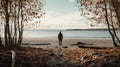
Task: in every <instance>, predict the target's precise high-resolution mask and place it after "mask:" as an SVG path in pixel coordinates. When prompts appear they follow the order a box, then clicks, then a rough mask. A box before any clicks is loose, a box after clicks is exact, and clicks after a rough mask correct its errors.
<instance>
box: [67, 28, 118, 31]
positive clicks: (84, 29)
mask: <svg viewBox="0 0 120 67" xmlns="http://www.w3.org/2000/svg"><path fill="white" fill-rule="evenodd" d="M66 30H67V31H98V30H99V31H106V30H108V29H107V28H105V29H66ZM111 30H113V29H111ZM116 30H118V29H116Z"/></svg>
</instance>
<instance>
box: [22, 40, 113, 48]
mask: <svg viewBox="0 0 120 67" xmlns="http://www.w3.org/2000/svg"><path fill="white" fill-rule="evenodd" d="M77 42H83V43H86V44H93V45H91V46H96V47H113V45H112V40H108V39H78V38H64V39H63V46H71V45H72V44H76V43H77ZM23 43H28V45H29V44H34V45H29V46H34V47H41V46H42V48H43V47H48V46H49V47H52V46H58V39H57V38H23ZM43 43H50V45H35V44H43Z"/></svg>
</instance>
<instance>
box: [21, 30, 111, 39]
mask: <svg viewBox="0 0 120 67" xmlns="http://www.w3.org/2000/svg"><path fill="white" fill-rule="evenodd" d="M59 31H60V30H25V31H24V34H23V37H38V38H52V37H53V38H56V37H57V36H58V33H59ZM62 33H63V36H64V38H80V39H85V38H86V39H111V36H110V34H109V32H108V30H62Z"/></svg>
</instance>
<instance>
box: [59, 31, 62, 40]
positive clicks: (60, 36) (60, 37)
mask: <svg viewBox="0 0 120 67" xmlns="http://www.w3.org/2000/svg"><path fill="white" fill-rule="evenodd" d="M58 39H59V40H63V35H62V33H61V32H60V33H59V34H58Z"/></svg>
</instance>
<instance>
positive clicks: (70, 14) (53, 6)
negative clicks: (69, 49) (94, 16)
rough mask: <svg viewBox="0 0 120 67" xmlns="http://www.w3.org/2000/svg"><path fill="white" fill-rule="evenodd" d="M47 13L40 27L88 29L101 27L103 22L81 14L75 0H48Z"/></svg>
mask: <svg viewBox="0 0 120 67" xmlns="http://www.w3.org/2000/svg"><path fill="white" fill-rule="evenodd" d="M44 9H45V12H46V15H45V16H44V17H43V19H42V22H41V24H40V25H41V26H40V27H39V28H40V29H86V28H101V27H105V26H104V25H103V24H98V25H96V26H94V27H91V24H94V22H95V21H94V20H88V19H87V18H86V17H83V16H81V15H80V14H81V12H80V11H78V7H77V6H76V2H74V0H46V5H45V6H44Z"/></svg>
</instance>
